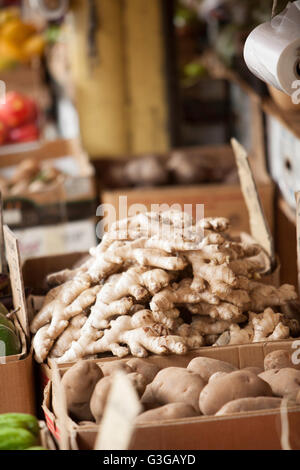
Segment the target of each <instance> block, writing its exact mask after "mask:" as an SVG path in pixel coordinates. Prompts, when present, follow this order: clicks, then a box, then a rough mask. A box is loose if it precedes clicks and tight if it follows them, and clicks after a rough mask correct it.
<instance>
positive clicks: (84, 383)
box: [53, 350, 300, 424]
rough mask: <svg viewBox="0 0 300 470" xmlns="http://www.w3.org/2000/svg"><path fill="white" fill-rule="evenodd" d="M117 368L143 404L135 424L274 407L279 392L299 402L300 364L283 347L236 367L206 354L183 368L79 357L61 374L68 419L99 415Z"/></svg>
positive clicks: (291, 401) (278, 402)
mask: <svg viewBox="0 0 300 470" xmlns="http://www.w3.org/2000/svg"><path fill="white" fill-rule="evenodd" d="M120 369H121V370H122V371H123V372H125V373H126V374H128V378H129V379H130V380H131V381H132V384H133V386H134V387H135V389H136V391H137V393H138V395H139V397H140V400H141V404H142V405H143V411H142V413H141V414H140V415H139V416H138V418H137V421H136V424H142V423H146V422H155V421H162V420H168V419H179V418H188V417H195V416H201V415H204V416H212V415H215V416H223V415H229V414H233V413H241V412H248V411H257V410H267V409H278V408H280V406H281V402H282V399H283V398H287V399H288V405H289V406H293V405H300V370H297V368H296V366H295V365H294V364H293V363H292V361H291V357H290V354H289V352H288V351H286V350H277V351H273V352H271V353H269V354H268V355H267V356H266V357H265V360H264V369H262V368H259V367H246V368H244V369H238V368H237V367H235V366H233V365H232V364H230V363H228V362H223V361H220V360H217V359H211V358H207V357H196V358H194V359H192V360H191V361H190V363H189V364H188V366H187V367H186V368H184V367H167V368H163V369H160V367H159V366H157V365H156V364H153V363H151V362H150V361H148V360H145V359H138V358H132V359H130V360H128V361H121V362H120V361H116V362H106V363H98V364H97V363H95V362H93V361H84V360H81V361H79V362H77V363H76V364H75V365H74V366H72V367H71V368H70V369H68V371H67V372H66V373H65V374H64V376H63V378H62V384H63V386H64V389H65V393H66V399H67V408H68V413H69V415H70V417H71V418H72V419H73V420H74V421H76V422H77V423H79V424H86V423H87V422H96V423H99V422H100V421H101V419H102V416H103V413H104V410H105V405H106V401H107V397H108V394H109V390H110V386H111V383H112V377H113V374H114V373H115V372H116V371H117V370H120ZM54 398H55V397H54ZM53 408H54V411H55V400H54V401H53Z"/></svg>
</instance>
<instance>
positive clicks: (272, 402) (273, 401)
mask: <svg viewBox="0 0 300 470" xmlns="http://www.w3.org/2000/svg"><path fill="white" fill-rule="evenodd" d="M280 405H281V398H276V397H250V398H240V399H238V400H233V401H230V402H228V403H226V405H224V406H222V408H221V409H220V410H219V411H218V412H217V413H216V416H224V415H230V414H232V413H243V412H247V411H257V410H270V409H275V408H280Z"/></svg>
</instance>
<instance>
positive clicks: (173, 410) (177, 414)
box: [136, 403, 198, 424]
mask: <svg viewBox="0 0 300 470" xmlns="http://www.w3.org/2000/svg"><path fill="white" fill-rule="evenodd" d="M193 416H198V413H196V411H195V409H194V408H193V407H192V406H191V405H187V404H186V403H169V404H168V405H164V406H160V407H159V408H155V409H153V410H148V411H145V412H144V413H142V414H140V415H139V416H138V417H137V419H136V424H142V423H148V422H155V421H164V420H166V419H181V418H190V417H193Z"/></svg>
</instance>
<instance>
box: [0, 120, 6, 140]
mask: <svg viewBox="0 0 300 470" xmlns="http://www.w3.org/2000/svg"><path fill="white" fill-rule="evenodd" d="M7 136H8V130H7V127H6V125H5V124H4V122H2V121H0V145H3V144H5V142H6V141H7Z"/></svg>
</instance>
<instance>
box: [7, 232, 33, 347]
mask: <svg viewBox="0 0 300 470" xmlns="http://www.w3.org/2000/svg"><path fill="white" fill-rule="evenodd" d="M3 231H4V240H5V251H6V259H7V263H8V267H9V276H10V283H11V289H12V295H13V301H14V307H15V308H17V309H18V311H17V317H18V320H19V322H20V324H21V326H22V329H23V331H24V333H25V336H26V338H27V340H28V341H29V339H30V331H29V322H28V313H27V303H26V297H25V289H24V282H23V274H22V264H21V257H20V250H19V242H18V239H17V237H16V236H15V234H14V233H13V232H12V231H11V230H10V229H9V228H8V226H7V225H5V226H4V228H3Z"/></svg>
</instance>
